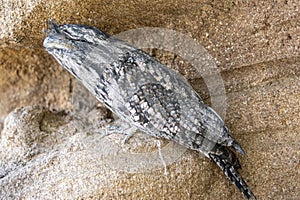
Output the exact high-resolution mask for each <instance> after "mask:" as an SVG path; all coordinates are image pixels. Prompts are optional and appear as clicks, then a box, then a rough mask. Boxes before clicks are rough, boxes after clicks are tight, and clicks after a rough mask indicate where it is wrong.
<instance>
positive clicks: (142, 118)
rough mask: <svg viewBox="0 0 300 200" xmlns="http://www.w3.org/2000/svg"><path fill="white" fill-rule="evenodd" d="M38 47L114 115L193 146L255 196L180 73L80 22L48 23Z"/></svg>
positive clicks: (217, 125)
mask: <svg viewBox="0 0 300 200" xmlns="http://www.w3.org/2000/svg"><path fill="white" fill-rule="evenodd" d="M44 47H45V48H46V50H47V51H48V52H49V53H50V54H52V55H53V56H54V57H55V58H56V60H57V61H58V62H59V63H60V64H61V65H62V66H63V67H64V68H65V69H67V70H68V71H69V72H71V73H72V74H73V75H74V76H75V77H76V78H77V79H79V80H80V81H81V82H82V83H83V84H84V85H85V86H86V87H87V89H88V90H89V91H90V92H92V93H93V94H94V95H95V96H96V97H97V99H98V100H100V101H101V102H103V103H104V104H105V105H106V106H107V107H108V108H109V109H111V110H112V111H113V112H114V113H115V114H117V115H118V116H119V117H120V118H122V119H123V120H125V121H127V122H129V123H130V124H131V125H132V126H135V127H137V128H139V129H141V130H143V131H144V132H145V133H146V134H149V135H151V136H155V137H158V138H165V139H168V140H172V141H174V142H177V143H179V144H181V145H183V146H185V147H187V148H189V149H193V150H196V151H199V152H200V153H202V154H204V155H205V156H207V157H208V158H210V159H212V160H213V161H215V162H216V163H217V165H218V166H219V167H220V168H221V169H222V170H223V171H224V173H225V175H226V176H227V177H228V178H229V179H230V180H231V181H232V182H233V183H234V184H235V185H236V186H237V187H238V188H239V189H240V190H241V192H242V193H243V194H244V196H245V197H246V198H247V199H250V198H255V196H254V195H253V193H252V192H251V191H250V189H249V188H248V186H247V185H246V183H245V182H244V181H243V179H242V178H241V176H240V175H239V174H238V172H237V169H239V168H240V165H239V162H238V159H237V157H236V156H235V154H234V153H233V152H232V151H231V150H230V149H229V148H228V147H233V148H234V149H235V150H237V151H238V152H240V153H242V154H244V151H243V150H242V148H241V147H240V145H239V144H238V143H237V142H236V141H235V140H234V139H233V138H232V136H231V135H230V132H229V130H228V128H227V127H226V126H225V124H224V122H223V120H222V119H221V118H220V117H219V116H218V114H216V113H215V112H214V111H213V110H212V109H211V108H210V107H208V106H207V105H205V104H204V103H203V101H202V100H201V98H200V97H199V95H198V94H197V93H196V92H195V91H194V90H193V88H192V87H191V86H190V84H189V83H188V82H187V81H186V80H185V79H184V78H183V77H182V76H180V75H178V74H177V73H175V72H174V71H173V70H171V69H169V68H167V67H166V66H165V65H163V64H161V63H160V62H158V61H156V60H155V59H153V58H152V57H150V56H149V55H148V54H146V53H145V52H143V51H142V50H139V49H136V48H134V47H132V46H130V45H128V44H127V43H125V42H123V41H120V40H117V39H115V38H113V37H111V36H109V35H107V34H106V33H103V32H102V31H100V30H98V29H96V28H93V27H88V26H84V25H76V24H65V25H59V26H58V25H56V24H55V23H54V22H50V29H49V30H48V31H47V38H46V39H45V41H44Z"/></svg>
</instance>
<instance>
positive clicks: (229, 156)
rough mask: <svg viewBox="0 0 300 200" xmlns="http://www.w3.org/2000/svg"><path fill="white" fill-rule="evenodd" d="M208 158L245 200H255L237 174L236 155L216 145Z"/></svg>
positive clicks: (238, 167)
mask: <svg viewBox="0 0 300 200" xmlns="http://www.w3.org/2000/svg"><path fill="white" fill-rule="evenodd" d="M214 150H215V151H213V152H212V153H210V154H209V156H210V158H211V159H212V160H213V161H214V162H215V163H216V164H217V165H218V166H219V167H220V168H221V169H222V171H223V172H224V174H225V175H226V176H227V177H228V178H229V179H230V181H231V182H232V183H233V184H234V185H235V186H236V187H237V188H238V189H239V190H240V191H241V192H242V193H243V195H244V196H245V198H246V199H256V197H255V196H254V194H253V193H252V192H251V190H250V188H249V187H248V185H247V184H246V182H245V181H244V180H243V178H242V177H241V175H240V174H239V173H238V171H237V170H238V169H240V168H241V166H240V164H239V160H238V158H237V157H236V155H235V154H234V153H233V152H232V151H231V150H230V149H228V148H227V147H224V146H220V145H217V146H216V148H215V149H214Z"/></svg>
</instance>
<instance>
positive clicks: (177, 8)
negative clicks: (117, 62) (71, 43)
mask: <svg viewBox="0 0 300 200" xmlns="http://www.w3.org/2000/svg"><path fill="white" fill-rule="evenodd" d="M0 5H1V6H0V12H1V16H0V21H1V23H0V48H1V51H0V130H1V134H0V199H33V198H34V199H53V198H61V199H79V198H82V199H97V198H104V199H111V198H114V199H115V198H117V199H141V198H143V199H153V198H155V199H184V198H185V199H187V198H188V199H240V198H241V194H240V193H239V191H237V189H236V188H235V187H234V186H233V185H231V184H230V183H229V181H228V180H227V179H226V178H225V177H224V176H223V174H222V173H221V172H220V171H219V169H218V168H217V167H216V166H214V164H213V163H211V162H210V161H209V160H207V159H205V158H203V157H199V155H197V154H196V153H195V152H192V151H186V150H185V149H183V148H181V147H179V146H176V145H173V144H171V143H168V142H166V141H160V142H159V141H158V140H156V139H153V138H150V137H147V136H144V135H143V134H137V135H135V136H134V137H133V138H132V139H131V140H129V143H128V144H125V145H124V144H123V143H122V140H123V138H124V135H121V134H111V135H109V136H106V137H103V134H104V133H105V131H107V130H106V129H105V128H104V127H105V126H106V125H107V124H108V123H110V121H111V118H112V115H111V113H110V112H109V111H108V110H106V109H105V108H104V107H103V106H102V105H101V104H99V103H98V102H96V101H95V99H94V98H93V97H91V96H89V94H87V93H86V91H85V90H84V89H82V87H81V86H80V85H78V83H77V82H76V81H75V80H74V79H73V78H72V77H71V76H70V75H69V74H68V73H67V72H66V71H64V70H63V69H62V68H61V67H60V66H59V65H58V63H57V62H56V61H55V60H54V59H53V58H52V57H51V56H50V55H48V54H47V53H46V52H45V50H44V49H43V47H42V42H43V39H44V38H45V34H44V33H43V32H42V30H43V29H45V28H46V22H47V20H48V19H50V18H51V19H54V20H56V22H58V23H80V24H86V25H92V26H96V27H98V28H100V29H101V30H103V31H105V32H108V33H110V34H117V33H119V32H122V31H125V30H129V29H133V28H141V27H163V28H169V29H173V30H175V31H178V32H181V33H184V34H186V35H187V36H190V37H192V38H194V39H195V40H196V41H198V42H199V43H201V44H202V45H203V46H204V47H205V48H206V49H207V50H208V52H209V53H210V54H211V55H212V56H213V57H214V58H215V61H216V63H217V67H218V70H219V72H220V74H221V76H222V79H223V81H224V85H225V89H226V93H227V103H228V110H227V115H226V120H225V121H226V123H227V124H228V126H229V128H230V129H231V130H232V132H233V135H234V136H235V138H236V139H237V140H238V141H239V142H240V143H241V145H242V146H243V147H244V149H245V150H246V152H247V156H245V157H241V156H240V159H241V164H242V166H243V168H242V170H240V172H241V174H242V175H243V177H244V178H245V179H246V181H247V182H248V184H249V186H250V187H251V188H252V189H253V192H254V193H255V194H256V196H257V197H258V199H297V198H298V197H299V191H300V174H299V166H300V163H299V160H300V159H299V158H300V154H299V152H300V149H299V148H300V147H299V143H300V137H299V132H300V126H299V124H300V123H299V119H300V114H299V113H300V112H299V111H300V100H299V99H300V89H299V88H300V87H299V86H300V78H299V75H300V50H299V48H300V16H299V15H300V14H299V13H300V12H299V9H300V4H299V2H298V1H267V2H261V1H251V2H250V1H180V0H178V1H168V0H164V1H138V2H131V1H129V2H128V1H110V0H107V1H106V0H105V1H84V2H83V1H51V0H50V1H44V0H29V1H25V0H24V1H22V0H18V1H15V0H6V1H1V2H0ZM149 52H150V53H151V54H152V55H154V56H156V57H157V58H158V59H159V60H161V61H163V62H164V63H166V64H168V65H169V66H170V67H173V68H175V69H177V70H178V71H179V72H180V73H182V74H183V75H185V76H186V77H187V78H188V79H189V81H190V82H191V83H192V85H193V86H194V87H195V89H196V90H197V91H198V92H199V93H200V94H201V95H202V96H203V98H204V100H205V101H206V102H208V103H209V93H208V91H207V88H206V87H205V85H204V82H203V80H202V79H201V77H199V75H197V74H196V73H195V70H193V69H192V68H191V66H190V65H189V64H188V63H187V62H186V61H184V60H182V59H181V58H180V57H178V56H175V55H173V54H170V52H164V51H158V50H149ZM159 144H160V145H161V155H162V157H163V159H160V156H159V151H157V149H158V147H159ZM136 155H138V156H136ZM162 160H164V161H165V164H166V168H165V167H164V162H163V161H162ZM165 170H166V171H165ZM165 172H167V173H165Z"/></svg>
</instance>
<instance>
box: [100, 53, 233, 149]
mask: <svg viewBox="0 0 300 200" xmlns="http://www.w3.org/2000/svg"><path fill="white" fill-rule="evenodd" d="M108 71H109V74H110V77H108V75H106V78H105V79H106V80H110V84H109V85H108V86H107V90H108V92H109V93H110V95H109V96H110V97H112V101H111V104H112V108H113V109H114V110H113V111H114V112H115V113H117V114H119V116H121V117H122V118H123V119H125V120H127V121H128V119H129V120H130V122H131V123H132V124H134V125H136V126H137V127H138V128H140V129H142V130H144V131H145V132H146V133H148V134H150V135H152V136H156V137H163V138H166V139H170V140H173V141H175V142H178V143H180V144H182V145H184V146H187V147H188V148H191V149H197V150H201V148H202V150H203V151H204V152H205V151H206V149H212V148H213V147H214V145H215V144H216V143H218V144H222V145H227V146H231V145H233V144H235V141H234V139H233V138H232V137H231V135H230V132H229V131H228V129H227V127H226V126H225V124H224V122H223V120H222V119H221V118H220V117H219V116H218V115H217V113H215V112H214V111H213V110H212V109H211V108H210V107H208V106H206V105H205V104H204V103H203V101H202V100H201V98H200V97H199V95H198V94H197V93H196V92H195V91H194V89H193V88H192V87H191V86H190V84H189V83H188V82H187V81H186V80H185V79H184V78H183V77H182V76H180V75H178V74H177V73H176V72H174V71H173V70H171V69H169V68H167V67H166V66H165V65H163V64H161V63H159V62H158V61H156V60H154V59H153V58H152V57H150V56H149V55H147V54H146V53H144V52H143V51H141V50H136V51H133V52H128V53H127V54H126V55H125V56H123V57H122V58H121V59H120V60H119V61H117V62H115V63H112V64H111V65H110V67H109V70H108ZM114 94H116V95H114Z"/></svg>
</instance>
